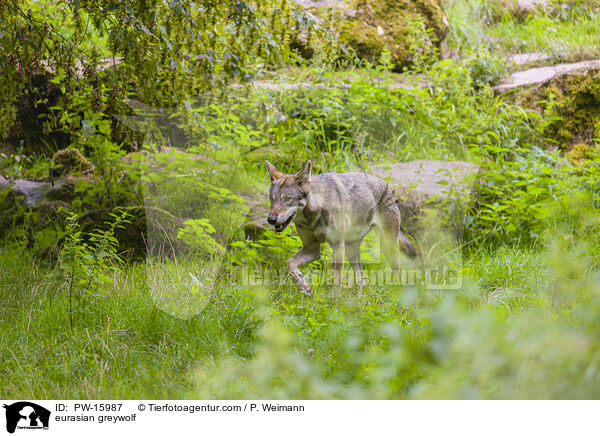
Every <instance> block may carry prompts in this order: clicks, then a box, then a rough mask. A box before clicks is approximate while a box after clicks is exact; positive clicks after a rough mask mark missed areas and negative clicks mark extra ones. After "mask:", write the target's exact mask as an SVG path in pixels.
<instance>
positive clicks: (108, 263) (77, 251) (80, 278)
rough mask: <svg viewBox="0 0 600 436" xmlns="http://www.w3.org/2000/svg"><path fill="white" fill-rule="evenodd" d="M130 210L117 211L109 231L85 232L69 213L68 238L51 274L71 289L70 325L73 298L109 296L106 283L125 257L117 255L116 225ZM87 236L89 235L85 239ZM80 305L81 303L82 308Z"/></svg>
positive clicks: (123, 219) (122, 221)
mask: <svg viewBox="0 0 600 436" xmlns="http://www.w3.org/2000/svg"><path fill="white" fill-rule="evenodd" d="M126 216H127V214H126V213H125V212H123V213H122V214H121V215H120V216H116V215H114V221H113V222H112V223H111V224H110V227H109V229H108V230H106V231H99V230H98V231H94V232H92V233H90V234H88V235H83V234H82V232H81V230H79V225H78V223H77V219H78V217H77V215H75V214H73V213H70V214H69V215H68V216H67V228H66V242H65V245H64V247H63V248H62V250H61V252H60V255H59V257H58V262H57V263H58V267H57V268H56V269H55V270H54V271H53V272H52V273H51V274H50V275H49V278H50V279H51V280H53V281H54V282H55V283H57V284H60V283H64V284H65V286H67V287H68V289H69V325H70V326H72V325H73V322H74V321H73V310H74V309H73V307H72V300H73V297H74V296H75V297H76V298H77V299H78V300H79V301H80V302H81V303H83V302H84V301H85V297H86V296H89V297H106V294H105V293H104V287H105V286H106V285H107V284H109V283H111V280H112V279H111V271H112V269H113V268H114V267H115V266H118V265H119V264H120V263H122V262H123V260H122V259H121V258H120V257H118V256H117V247H118V245H119V241H117V239H116V238H115V237H114V233H115V229H117V228H119V227H120V226H121V225H122V223H126V222H127V221H126V219H125V218H126ZM84 237H85V238H86V239H87V240H85V239H84ZM79 309H81V307H80V308H79Z"/></svg>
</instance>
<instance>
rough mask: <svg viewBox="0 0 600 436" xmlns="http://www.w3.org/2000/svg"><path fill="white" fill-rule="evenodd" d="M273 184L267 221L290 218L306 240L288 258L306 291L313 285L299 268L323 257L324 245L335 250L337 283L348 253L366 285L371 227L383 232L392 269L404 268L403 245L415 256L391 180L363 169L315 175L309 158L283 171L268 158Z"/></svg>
mask: <svg viewBox="0 0 600 436" xmlns="http://www.w3.org/2000/svg"><path fill="white" fill-rule="evenodd" d="M265 165H266V167H267V171H268V173H269V177H270V179H271V186H270V188H269V201H270V203H271V210H270V212H269V216H268V218H267V222H268V223H269V224H270V225H272V226H273V227H274V229H275V231H276V232H282V231H283V230H284V229H285V228H286V227H287V226H289V225H290V223H291V222H292V221H294V223H295V224H296V230H297V231H298V235H299V236H300V239H301V240H302V248H301V249H300V250H299V251H298V252H297V253H296V254H294V255H293V256H292V257H291V258H290V259H288V261H287V268H288V271H289V275H290V277H291V278H292V280H293V281H294V284H295V285H296V287H297V288H298V289H299V290H300V291H301V292H305V293H307V294H311V292H312V290H311V287H310V285H309V284H308V282H307V281H306V279H305V278H304V276H303V275H302V272H301V271H300V267H301V266H303V265H306V264H308V263H310V262H313V261H315V260H318V259H319V258H320V257H321V244H322V243H324V242H327V243H328V244H329V245H330V246H331V248H332V250H333V276H334V279H333V284H334V286H336V287H339V286H341V285H342V274H343V268H344V254H346V255H347V257H348V261H349V262H350V264H351V266H352V269H353V270H354V282H355V284H356V285H358V286H359V287H362V286H363V284H364V283H363V279H362V270H361V265H360V246H361V243H362V240H363V238H364V237H365V236H366V235H367V233H368V232H369V230H371V228H373V227H377V228H378V229H379V231H380V232H381V248H382V251H383V254H384V256H385V258H386V260H387V262H388V264H389V265H390V267H391V268H392V270H400V260H401V255H400V249H401V250H402V251H404V253H406V255H408V256H409V257H411V258H414V257H415V256H416V250H415V248H414V247H413V245H412V244H411V242H410V241H409V240H408V238H407V237H406V236H404V234H403V233H402V231H401V230H400V222H401V220H400V210H399V209H398V205H397V204H396V201H395V198H394V193H393V191H392V190H391V189H390V188H389V186H388V184H387V183H386V182H385V181H384V180H382V179H380V178H378V177H375V176H372V175H369V174H365V173H359V172H354V173H324V174H316V175H313V174H311V169H312V165H311V162H310V160H309V161H307V162H306V163H305V164H304V166H303V167H302V169H301V170H300V171H298V172H297V173H295V174H284V173H283V172H281V171H280V170H278V169H277V168H275V166H273V165H272V164H271V163H270V162H269V161H265Z"/></svg>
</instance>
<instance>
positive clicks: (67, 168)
mask: <svg viewBox="0 0 600 436" xmlns="http://www.w3.org/2000/svg"><path fill="white" fill-rule="evenodd" d="M52 163H53V164H54V165H53V168H52V174H53V175H54V176H59V175H64V174H69V173H71V172H83V171H88V170H90V169H92V168H93V166H92V164H91V162H90V161H89V160H87V159H86V158H85V156H83V154H81V151H79V149H77V148H65V149H63V150H58V151H57V152H56V153H54V155H53V156H52Z"/></svg>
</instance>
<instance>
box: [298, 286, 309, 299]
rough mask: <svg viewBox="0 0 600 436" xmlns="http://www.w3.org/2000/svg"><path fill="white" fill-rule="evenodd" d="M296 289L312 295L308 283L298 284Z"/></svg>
mask: <svg viewBox="0 0 600 436" xmlns="http://www.w3.org/2000/svg"><path fill="white" fill-rule="evenodd" d="M298 289H299V290H300V292H301V293H303V294H305V295H307V296H308V297H312V289H311V288H310V285H309V284H305V285H302V286H298Z"/></svg>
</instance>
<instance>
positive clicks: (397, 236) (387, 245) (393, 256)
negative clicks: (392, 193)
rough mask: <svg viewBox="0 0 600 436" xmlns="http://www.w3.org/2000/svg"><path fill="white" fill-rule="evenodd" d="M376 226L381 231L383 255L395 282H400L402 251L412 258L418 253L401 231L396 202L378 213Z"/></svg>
mask: <svg viewBox="0 0 600 436" xmlns="http://www.w3.org/2000/svg"><path fill="white" fill-rule="evenodd" d="M375 224H376V226H377V227H378V228H379V230H380V234H381V249H382V251H383V255H384V256H385V259H386V261H387V263H388V264H389V265H390V268H391V269H392V271H393V274H394V280H398V279H399V272H400V270H401V269H402V265H401V263H402V262H401V261H402V256H401V254H400V249H402V251H404V253H406V255H407V256H409V257H410V258H414V257H415V256H416V254H417V252H416V250H415V248H414V247H413V245H412V244H411V242H410V241H409V240H408V238H407V237H406V236H404V234H403V233H402V230H400V210H399V209H398V206H397V205H396V203H395V202H393V203H391V204H390V205H389V206H386V207H383V208H381V209H379V210H378V211H377V215H376V218H375Z"/></svg>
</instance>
